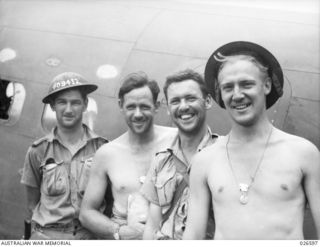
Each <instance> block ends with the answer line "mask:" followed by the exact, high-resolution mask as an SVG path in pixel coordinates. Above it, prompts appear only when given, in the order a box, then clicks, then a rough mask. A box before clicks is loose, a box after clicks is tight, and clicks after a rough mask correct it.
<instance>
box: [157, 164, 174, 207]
mask: <svg viewBox="0 0 320 247" xmlns="http://www.w3.org/2000/svg"><path fill="white" fill-rule="evenodd" d="M155 187H156V190H157V194H158V199H159V205H160V206H166V205H168V204H170V203H171V201H172V199H173V196H174V194H175V191H176V188H177V176H176V171H175V170H174V169H170V170H169V171H168V170H162V171H161V172H160V173H158V176H157V178H156V181H155Z"/></svg>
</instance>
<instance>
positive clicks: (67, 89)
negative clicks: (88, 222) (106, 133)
mask: <svg viewBox="0 0 320 247" xmlns="http://www.w3.org/2000/svg"><path fill="white" fill-rule="evenodd" d="M96 89H97V86H96V85H94V84H91V83H88V81H87V80H85V79H84V78H83V77H82V76H81V75H79V74H77V73H73V72H66V73H62V74H59V75H58V76H56V77H55V78H54V79H53V81H52V82H51V85H50V88H49V92H48V94H47V96H46V97H44V98H43V100H42V101H43V103H45V104H50V106H51V108H52V110H53V111H54V112H55V115H56V119H57V124H56V126H55V128H53V130H52V132H51V133H50V134H48V135H46V136H45V137H43V138H41V139H39V140H37V141H35V142H34V143H33V144H32V145H31V147H30V148H29V150H28V152H27V155H26V159H25V163H24V169H23V175H22V179H21V183H22V184H24V185H25V187H26V192H27V207H28V217H27V222H31V226H32V227H31V228H32V232H31V239H70V240H75V239H91V238H93V235H92V234H91V233H90V232H89V231H88V230H86V229H85V228H83V227H82V226H81V224H80V222H79V220H78V216H79V210H80V205H81V201H82V197H83V194H84V191H85V188H86V185H87V182H88V178H89V172H90V167H91V163H92V158H93V155H94V154H95V152H96V150H97V149H98V148H99V147H100V146H101V145H102V144H104V143H106V142H107V140H105V139H104V138H102V137H99V136H98V135H96V134H95V133H94V132H93V131H92V130H90V129H89V128H88V127H87V126H86V125H85V124H83V123H82V116H83V113H84V112H85V111H86V108H87V104H88V98H87V94H89V93H91V92H93V91H94V90H96Z"/></svg>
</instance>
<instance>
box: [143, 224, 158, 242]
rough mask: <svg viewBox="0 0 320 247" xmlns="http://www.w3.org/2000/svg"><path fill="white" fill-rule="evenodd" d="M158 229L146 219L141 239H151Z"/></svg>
mask: <svg viewBox="0 0 320 247" xmlns="http://www.w3.org/2000/svg"><path fill="white" fill-rule="evenodd" d="M157 230H158V229H156V228H155V227H154V226H153V225H152V224H150V222H149V221H148V222H147V224H146V228H145V230H144V232H143V239H144V240H153V239H154V234H155V232H156V231H157Z"/></svg>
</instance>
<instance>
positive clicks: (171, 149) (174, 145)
mask: <svg viewBox="0 0 320 247" xmlns="http://www.w3.org/2000/svg"><path fill="white" fill-rule="evenodd" d="M215 137H218V135H216V134H212V131H211V129H210V127H209V126H207V131H206V133H205V135H204V136H203V137H202V139H201V141H200V143H199V145H198V147H197V151H198V152H200V151H201V150H202V149H203V148H205V147H206V146H207V145H208V143H209V142H210V140H211V139H213V138H215ZM179 141H180V139H179V133H177V135H176V136H175V138H174V139H173V142H172V144H171V145H170V147H169V148H167V150H168V151H169V152H173V153H174V154H175V155H177V153H178V151H179V150H180V145H179Z"/></svg>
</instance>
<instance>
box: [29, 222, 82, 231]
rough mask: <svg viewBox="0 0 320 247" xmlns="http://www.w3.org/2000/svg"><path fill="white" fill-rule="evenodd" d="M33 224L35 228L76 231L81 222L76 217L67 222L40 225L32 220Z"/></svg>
mask: <svg viewBox="0 0 320 247" xmlns="http://www.w3.org/2000/svg"><path fill="white" fill-rule="evenodd" d="M33 223H34V225H35V228H36V229H54V230H57V231H68V230H69V231H74V232H75V231H76V230H77V229H79V228H81V223H80V221H79V220H78V219H74V220H72V221H70V222H69V223H66V224H64V223H53V224H48V225H45V226H41V225H39V224H38V223H36V222H33Z"/></svg>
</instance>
